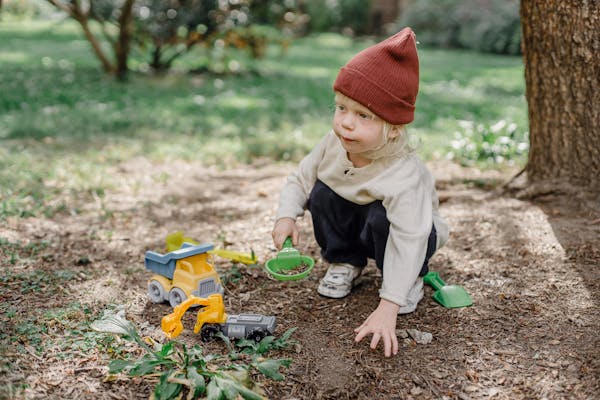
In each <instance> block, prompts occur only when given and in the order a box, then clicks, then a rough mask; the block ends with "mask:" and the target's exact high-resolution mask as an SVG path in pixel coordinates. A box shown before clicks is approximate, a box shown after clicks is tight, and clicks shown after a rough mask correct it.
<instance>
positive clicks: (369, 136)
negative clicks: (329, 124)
mask: <svg viewBox="0 0 600 400" xmlns="http://www.w3.org/2000/svg"><path fill="white" fill-rule="evenodd" d="M333 131H334V132H335V134H336V135H337V137H338V138H339V139H340V142H341V143H342V146H343V147H344V149H345V150H346V151H347V152H348V153H349V154H358V153H363V152H365V151H368V150H374V149H376V148H378V147H380V146H381V145H382V144H383V142H384V137H383V120H382V119H381V118H379V117H377V116H376V115H375V114H373V113H372V112H371V111H370V110H369V109H368V108H366V107H364V106H363V105H362V104H360V103H357V102H356V101H354V100H352V99H351V98H349V97H347V96H344V95H343V94H341V93H336V94H335V114H334V115H333Z"/></svg>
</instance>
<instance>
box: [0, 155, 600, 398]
mask: <svg viewBox="0 0 600 400" xmlns="http://www.w3.org/2000/svg"><path fill="white" fill-rule="evenodd" d="M430 167H431V169H432V171H433V172H434V175H435V176H436V179H437V185H438V189H439V194H440V198H441V201H442V205H441V213H442V215H443V216H444V217H445V218H447V220H448V221H449V223H450V225H451V229H452V231H451V235H450V240H449V242H448V244H447V245H446V246H445V247H444V248H443V249H441V250H440V251H439V252H438V253H437V254H436V255H435V256H434V257H433V259H432V261H431V264H430V268H431V269H432V270H435V271H439V273H440V275H441V276H442V278H443V279H444V280H445V281H446V282H447V283H454V284H460V285H462V286H464V287H465V288H466V289H467V291H468V292H469V293H470V294H471V296H472V298H473V300H474V305H473V306H472V307H468V308H462V309H445V308H443V307H441V306H440V305H438V304H437V303H435V301H434V300H433V299H432V298H431V295H432V293H433V292H432V289H431V288H426V295H425V298H424V299H423V301H422V302H421V303H420V304H419V307H418V309H417V311H416V312H415V313H413V314H410V315H406V316H400V317H399V318H398V323H397V328H398V335H399V336H400V351H399V353H398V355H396V356H394V357H391V358H385V357H384V356H383V352H382V351H381V349H378V350H377V351H371V350H370V349H369V348H368V343H367V342H366V341H363V342H362V343H359V344H355V343H354V335H353V329H354V328H355V327H357V326H358V325H360V324H361V323H362V321H363V320H364V319H365V318H366V317H367V316H368V315H369V313H370V312H371V311H372V310H373V309H374V308H375V306H376V305H377V302H378V296H377V290H378V288H379V285H380V283H381V277H380V275H379V274H378V273H377V271H376V268H375V267H374V266H372V265H371V266H369V267H368V268H367V270H366V273H365V274H364V276H363V278H362V283H361V284H360V285H359V286H358V287H356V288H355V289H354V291H353V292H352V293H351V295H350V296H348V297H346V298H344V299H340V300H333V299H326V298H323V297H320V296H319V295H318V294H317V293H316V286H317V284H318V280H319V278H320V277H321V276H322V274H323V273H324V266H323V265H322V264H321V262H320V259H319V252H318V248H317V247H316V244H315V242H314V239H313V238H312V237H311V225H310V220H309V218H307V217H305V218H304V219H303V220H302V221H301V222H300V225H301V229H302V233H303V237H302V239H303V240H302V243H301V245H300V246H299V249H300V250H301V251H302V252H303V253H306V254H309V255H312V256H313V257H315V258H316V259H317V264H316V267H315V269H314V270H313V272H312V273H311V274H310V275H309V277H308V279H306V280H303V281H297V282H286V283H282V282H279V281H275V280H272V279H269V278H268V277H267V275H266V274H265V272H264V271H263V270H262V269H261V268H258V267H254V268H242V267H240V271H241V274H239V276H237V278H238V280H236V281H235V282H231V283H229V284H228V286H227V290H226V306H227V310H228V312H231V313H236V312H243V311H247V312H260V313H264V314H269V315H275V316H276V317H277V322H278V328H277V334H281V333H283V332H284V331H285V330H287V329H288V328H291V327H298V330H297V331H296V333H295V334H294V338H296V339H297V340H298V342H299V343H298V345H297V346H296V348H295V349H294V350H293V351H289V352H286V353H284V356H285V357H290V358H292V360H293V362H292V364H291V366H290V367H289V368H287V369H285V370H284V374H285V376H286V378H285V380H283V381H281V382H274V381H270V380H265V382H264V389H265V392H266V394H267V395H268V397H269V398H272V399H488V398H493V399H562V398H568V399H593V398H599V397H600V395H598V392H599V390H600V339H599V337H600V336H599V335H598V332H599V331H600V320H599V318H598V315H599V312H600V304H599V302H600V299H599V293H600V291H599V286H600V214H598V210H595V211H594V210H593V209H590V208H589V207H588V206H587V204H589V203H586V202H585V201H583V200H582V198H581V197H579V196H576V195H570V196H563V197H558V196H556V195H554V194H552V193H549V194H547V195H545V196H538V197H537V198H535V199H534V200H533V201H531V200H526V199H519V198H518V197H517V196H515V195H514V194H512V193H506V192H504V193H501V192H500V191H499V190H498V185H499V183H501V182H504V181H505V180H506V179H508V178H509V177H510V174H511V173H514V171H508V172H506V173H499V172H494V171H488V172H481V171H479V170H476V169H466V168H461V167H459V166H457V165H454V164H449V163H446V162H438V163H432V164H430ZM291 168H292V166H291V165H287V166H281V165H278V166H274V165H269V164H268V163H265V164H264V165H260V164H256V165H253V166H251V167H248V166H245V167H236V168H233V169H228V170H219V169H217V168H207V167H203V166H201V165H194V164H192V163H179V162H175V163H172V164H169V165H166V164H165V165H156V164H153V163H151V162H149V161H147V160H145V159H134V160H131V161H129V162H127V163H125V164H122V165H119V166H117V167H115V168H114V171H113V178H115V181H116V182H118V184H116V185H114V186H112V187H110V188H109V189H107V190H106V191H105V193H104V195H103V196H102V197H98V196H92V195H89V196H85V197H82V196H80V195H73V194H70V193H65V194H64V196H63V197H62V198H60V199H52V201H56V202H57V203H59V202H60V203H64V204H66V205H67V208H66V210H65V211H64V212H61V213H59V214H56V215H54V216H52V217H50V218H43V217H36V218H10V219H8V220H7V221H6V222H2V224H1V225H0V238H1V239H2V240H3V243H5V244H6V243H17V242H19V243H21V244H22V245H27V244H29V243H41V242H44V243H46V245H45V247H42V248H40V249H39V251H38V252H37V253H36V255H35V257H33V256H32V257H31V258H30V261H27V257H26V255H27V254H25V250H23V248H21V249H20V250H15V251H17V252H18V255H19V257H20V258H19V259H20V260H21V261H18V262H16V263H15V262H11V261H10V260H9V258H10V257H9V252H8V250H7V249H10V246H4V247H3V249H4V250H3V254H1V258H0V263H1V265H2V271H3V272H2V274H3V275H4V278H2V280H1V281H0V282H2V289H1V291H0V300H1V301H2V308H1V309H0V311H2V313H1V314H0V326H1V327H0V332H2V335H0V338H1V342H0V361H1V362H0V387H1V388H2V389H0V397H4V398H28V399H30V398H31V399H33V398H36V399H37V398H39V399H42V398H43V399H48V398H51V399H53V398H60V399H63V398H85V399H133V398H140V399H141V398H148V396H149V394H150V392H151V385H150V383H149V381H148V380H145V379H139V378H135V379H132V378H128V377H126V376H121V377H119V378H118V379H116V380H110V381H106V379H105V378H106V376H107V371H108V368H107V365H108V362H109V360H110V358H111V356H110V354H107V352H105V351H103V350H102V348H100V346H98V347H96V348H94V347H92V348H89V349H86V348H85V347H77V349H78V350H65V349H64V347H61V340H67V339H66V338H67V337H68V338H70V339H69V340H72V337H73V328H72V327H70V328H69V326H68V325H65V322H64V321H65V317H64V316H62V317H60V318H59V317H53V316H52V315H54V314H52V313H51V312H50V311H51V310H54V309H57V308H60V307H63V308H64V307H65V305H67V304H70V303H72V302H74V301H75V302H79V303H80V304H84V305H85V307H87V308H84V309H85V310H88V309H89V312H90V313H99V312H100V311H101V310H102V309H104V308H105V307H106V306H107V305H109V304H125V305H126V308H127V316H128V318H129V319H131V320H132V321H134V322H135V323H136V325H138V326H139V327H142V328H141V329H142V331H143V333H144V334H145V335H148V336H150V337H153V338H155V339H156V340H160V341H162V340H164V337H163V336H162V332H161V331H160V327H159V325H160V319H161V317H162V316H163V315H165V314H167V313H168V312H170V308H169V307H168V305H166V304H164V305H157V304H152V303H150V302H149V301H148V300H147V299H146V294H145V291H146V282H147V279H148V277H149V273H148V272H147V271H145V269H144V266H143V256H144V252H145V251H146V250H155V251H161V250H163V248H164V239H165V236H166V235H167V233H169V232H174V231H177V230H183V231H185V233H186V235H189V236H191V237H193V238H196V239H197V240H199V241H203V242H212V243H214V244H215V245H216V246H217V247H224V246H225V247H227V248H229V249H234V250H243V251H249V250H250V249H253V250H254V251H255V253H256V254H257V255H258V257H259V259H260V260H261V261H262V262H264V261H265V260H267V259H269V258H271V257H273V256H274V255H275V254H276V252H275V249H274V247H273V245H272V242H271V240H270V230H271V227H272V224H273V216H274V212H275V208H276V204H277V198H278V191H279V188H280V187H281V185H282V184H283V182H284V178H285V176H286V174H287V173H288V172H289V171H290V170H291ZM49 184H52V183H49ZM596 200H597V199H596ZM75 209H76V210H77V212H74V211H73V212H69V210H75ZM23 260H25V261H23ZM13 261H14V260H13ZM215 264H216V265H217V267H218V268H219V270H220V271H221V272H222V273H228V271H229V272H231V268H232V266H231V263H230V262H228V261H227V260H216V261H215ZM35 271H45V272H47V273H48V274H50V275H42V278H39V279H37V281H36V282H33V283H32V282H29V283H27V282H24V280H23V277H24V276H31V277H35V276H38V277H39V276H40V275H36V274H35ZM60 271H70V273H71V275H69V279H67V280H63V281H60V282H61V283H60V284H56V279H55V280H52V279H44V278H43V276H54V277H56V276H60V274H58V275H57V273H58V272H60ZM53 272H55V274H54V275H52V274H51V273H53ZM28 274H29V275H28ZM27 284H29V285H30V286H27ZM33 284H35V290H28V289H31V285H33ZM76 310H79V311H74V313H75V317H74V318H78V317H77V315H78V314H77V313H78V312H81V311H80V310H81V308H77V309H76ZM84 314H85V312H84ZM71 317H72V318H73V316H71ZM81 317H82V318H85V317H86V316H85V315H82V316H81ZM191 323H193V322H192V320H191V319H188V320H186V331H185V332H184V333H183V334H182V336H181V337H180V338H181V340H182V341H185V342H189V343H195V342H197V341H198V340H199V338H198V337H197V336H196V335H194V334H193V333H192V332H191V328H192V326H190V324H191ZM23 326H30V327H31V329H32V330H33V331H30V332H28V331H24V329H23ZM36 326H37V329H38V330H37V331H36V330H35V329H36V328H35V327H36ZM42 328H43V329H42ZM407 329H416V330H418V331H420V332H424V333H430V334H431V335H432V337H433V340H432V341H431V342H430V343H426V344H421V343H418V342H417V341H415V340H414V339H413V338H412V336H410V335H407V334H406V330H407ZM84 334H85V332H81V335H82V337H83V336H84ZM35 340H37V342H36V341H35ZM211 346H219V344H211ZM72 348H73V346H71V349H72ZM36 349H37V350H36ZM40 349H42V351H40Z"/></svg>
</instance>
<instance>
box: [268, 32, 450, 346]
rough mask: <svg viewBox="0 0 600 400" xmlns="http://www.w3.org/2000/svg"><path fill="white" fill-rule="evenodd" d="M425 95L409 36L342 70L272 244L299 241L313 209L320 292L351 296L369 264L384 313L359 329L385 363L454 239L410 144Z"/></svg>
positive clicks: (288, 192) (287, 188) (283, 204)
mask: <svg viewBox="0 0 600 400" xmlns="http://www.w3.org/2000/svg"><path fill="white" fill-rule="evenodd" d="M418 87H419V60H418V57H417V49H416V43H415V35H414V33H413V31H412V30H411V29H410V28H405V29H403V30H402V31H400V32H398V33H397V34H395V35H393V36H391V37H389V38H388V39H386V40H384V41H382V42H380V43H378V44H376V45H373V46H371V47H369V48H367V49H365V50H363V51H361V52H360V53H358V54H357V55H355V56H354V57H353V58H352V59H350V61H348V63H347V64H346V65H345V66H344V67H342V68H341V70H340V71H339V74H338V76H337V78H336V80H335V83H334V85H333V90H334V93H335V113H334V116H333V129H332V131H330V132H329V133H328V134H327V135H325V137H324V138H323V139H322V140H321V141H320V143H319V144H318V145H317V146H316V147H315V148H314V149H313V150H312V151H311V152H310V153H309V154H308V155H307V156H306V157H305V158H304V159H303V160H302V161H301V162H300V164H299V166H298V168H297V169H296V171H294V172H293V173H292V174H290V176H289V177H288V179H287V182H286V184H285V185H284V187H283V189H282V191H281V195H280V200H279V208H278V211H277V215H276V222H275V226H274V228H273V233H272V235H273V242H274V243H275V246H276V247H277V248H281V246H282V244H283V241H284V240H285V238H286V237H288V236H291V237H292V242H293V243H294V244H297V243H298V241H299V237H298V236H299V234H298V229H297V227H296V223H295V220H296V218H298V217H299V216H301V215H303V213H304V210H305V209H308V210H309V211H310V213H311V216H312V221H313V227H314V234H315V239H316V241H317V243H318V244H319V246H320V247H321V254H322V258H323V259H324V260H325V261H326V262H327V263H328V265H329V267H328V270H327V273H326V274H325V276H324V277H323V278H322V279H321V281H320V283H319V287H318V292H319V293H320V294H321V295H323V296H327V297H333V298H341V297H344V296H347V295H348V294H349V293H350V291H351V290H352V287H353V285H354V283H355V282H356V279H357V278H358V277H359V276H360V274H361V271H362V269H363V268H364V267H365V266H366V264H367V259H368V258H371V259H374V260H375V263H376V265H377V267H378V268H379V269H380V270H381V271H382V274H383V283H382V285H381V289H380V290H379V297H380V300H379V305H378V306H377V308H376V309H375V310H374V311H373V312H372V313H371V314H370V315H369V317H368V318H367V319H366V320H365V321H364V322H363V324H362V325H361V326H359V327H358V328H356V329H355V333H356V337H355V340H356V342H359V341H361V340H362V339H363V338H364V337H366V336H367V335H372V338H371V343H370V346H371V348H373V349H375V348H376V347H377V344H378V343H379V342H380V341H381V342H383V350H384V354H385V356H386V357H389V356H391V355H392V354H396V353H397V352H398V340H397V338H396V319H397V315H398V314H405V313H410V312H413V311H414V310H415V308H416V307H417V303H418V302H419V301H420V300H421V298H422V297H423V280H422V278H421V276H423V275H424V274H425V273H427V270H428V269H427V264H428V261H429V258H430V257H431V256H432V255H433V253H434V252H435V251H436V250H437V249H438V248H440V247H441V246H442V245H443V244H444V243H445V242H446V240H447V239H448V225H447V224H446V222H445V221H444V220H443V219H442V218H441V217H440V215H439V213H438V198H437V194H436V191H435V186H434V179H433V177H432V175H431V173H430V172H429V171H428V169H427V167H426V166H425V165H424V164H423V162H421V161H420V160H419V158H418V157H417V156H416V155H415V154H414V152H413V149H411V147H410V146H409V144H408V138H407V133H406V128H405V126H406V125H407V124H409V123H410V122H412V121H413V118H414V110H415V101H416V97H417V92H418Z"/></svg>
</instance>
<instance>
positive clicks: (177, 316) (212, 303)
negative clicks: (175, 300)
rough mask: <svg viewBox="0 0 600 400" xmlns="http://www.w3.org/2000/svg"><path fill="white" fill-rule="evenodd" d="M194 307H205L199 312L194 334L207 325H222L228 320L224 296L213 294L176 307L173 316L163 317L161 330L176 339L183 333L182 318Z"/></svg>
mask: <svg viewBox="0 0 600 400" xmlns="http://www.w3.org/2000/svg"><path fill="white" fill-rule="evenodd" d="M194 305H200V306H203V308H202V309H201V310H200V311H198V317H197V320H196V325H195V326H194V333H198V332H199V331H200V329H202V325H204V324H205V323H210V324H222V323H224V322H225V321H226V320H227V314H225V305H224V304H223V296H222V295H220V294H211V295H210V296H208V297H207V298H204V297H194V296H192V297H190V298H188V299H187V300H185V301H183V302H182V303H181V304H179V305H178V306H177V307H175V308H174V309H173V312H172V313H171V314H169V315H165V316H164V317H163V319H162V321H161V328H162V330H163V332H164V333H165V335H167V337H168V338H169V339H173V338H176V337H177V336H179V334H180V333H181V332H182V331H183V323H182V322H181V318H183V315H184V314H185V312H186V311H187V310H188V309H189V308H190V307H191V306H194Z"/></svg>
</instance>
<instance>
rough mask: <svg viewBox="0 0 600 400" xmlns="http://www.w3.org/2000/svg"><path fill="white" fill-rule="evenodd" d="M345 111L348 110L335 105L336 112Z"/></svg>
mask: <svg viewBox="0 0 600 400" xmlns="http://www.w3.org/2000/svg"><path fill="white" fill-rule="evenodd" d="M345 109H346V108H345V107H344V106H343V105H341V104H336V105H335V110H336V111H344V110H345Z"/></svg>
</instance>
